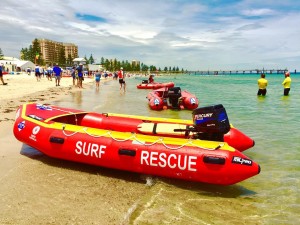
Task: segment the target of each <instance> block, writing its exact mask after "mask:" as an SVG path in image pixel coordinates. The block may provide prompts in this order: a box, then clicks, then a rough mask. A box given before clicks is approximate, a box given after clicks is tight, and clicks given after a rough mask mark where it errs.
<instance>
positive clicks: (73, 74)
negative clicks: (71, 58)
mask: <svg viewBox="0 0 300 225" xmlns="http://www.w3.org/2000/svg"><path fill="white" fill-rule="evenodd" d="M71 76H72V79H73V86H75V81H76V79H77V78H76V69H75V66H73V67H72V69H71Z"/></svg>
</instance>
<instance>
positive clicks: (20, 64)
mask: <svg viewBox="0 0 300 225" xmlns="http://www.w3.org/2000/svg"><path fill="white" fill-rule="evenodd" d="M15 63H16V64H17V70H18V71H26V70H27V68H30V70H31V71H33V70H34V68H35V65H34V63H33V62H31V61H23V60H20V61H16V62H15Z"/></svg>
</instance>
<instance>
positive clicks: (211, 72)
mask: <svg viewBox="0 0 300 225" xmlns="http://www.w3.org/2000/svg"><path fill="white" fill-rule="evenodd" d="M287 71H288V70H287V69H276V70H275V69H268V70H267V69H262V70H259V69H254V70H218V71H217V70H215V71H214V70H206V71H190V72H189V73H190V74H191V73H195V74H205V75H230V74H261V73H266V74H284V73H285V72H287ZM293 72H294V73H297V71H296V70H294V71H293ZM293 72H292V71H290V73H293Z"/></svg>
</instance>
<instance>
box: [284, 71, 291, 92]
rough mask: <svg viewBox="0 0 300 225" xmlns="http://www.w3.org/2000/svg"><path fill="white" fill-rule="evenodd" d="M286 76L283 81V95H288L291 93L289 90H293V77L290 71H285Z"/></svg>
mask: <svg viewBox="0 0 300 225" xmlns="http://www.w3.org/2000/svg"><path fill="white" fill-rule="evenodd" d="M284 76H285V79H284V80H283V82H282V85H283V87H284V89H283V95H285V96H287V95H289V92H290V90H291V82H292V79H291V78H290V72H289V71H287V72H285V74H284Z"/></svg>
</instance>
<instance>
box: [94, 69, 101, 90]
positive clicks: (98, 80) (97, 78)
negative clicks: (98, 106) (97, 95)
mask: <svg viewBox="0 0 300 225" xmlns="http://www.w3.org/2000/svg"><path fill="white" fill-rule="evenodd" d="M102 72H103V69H100V71H98V70H96V74H95V81H96V89H97V90H99V86H100V79H101V77H102Z"/></svg>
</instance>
